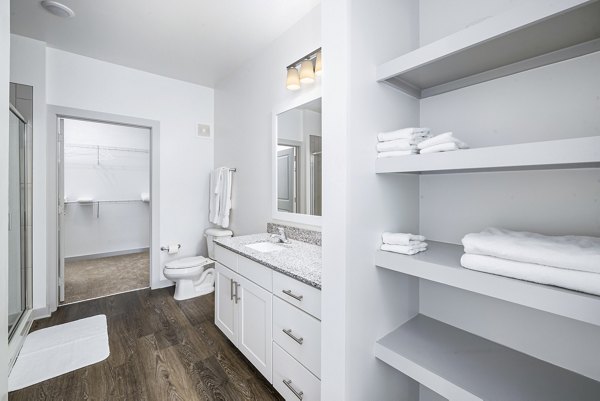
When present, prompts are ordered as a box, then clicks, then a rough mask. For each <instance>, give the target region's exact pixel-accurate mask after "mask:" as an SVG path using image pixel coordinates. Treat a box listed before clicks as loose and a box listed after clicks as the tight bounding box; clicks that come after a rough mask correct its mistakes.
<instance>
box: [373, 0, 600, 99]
mask: <svg viewBox="0 0 600 401" xmlns="http://www.w3.org/2000/svg"><path fill="white" fill-rule="evenodd" d="M599 21H600V1H597V0H591V1H590V0H535V1H529V2H526V3H524V4H522V5H518V6H515V7H513V8H511V9H510V10H508V11H507V12H505V13H502V14H499V15H497V16H494V17H491V18H488V19H485V20H483V21H482V22H479V23H477V24H474V25H472V26H469V27H467V28H465V29H463V30H461V31H459V32H456V33H454V34H452V35H449V36H447V37H445V38H442V39H440V40H438V41H436V42H433V43H430V44H428V45H425V46H422V47H420V48H418V49H417V50H414V51H412V52H409V53H407V54H405V55H403V56H400V57H398V58H396V59H394V60H391V61H389V62H387V63H385V64H382V65H380V66H379V67H378V68H377V80H378V81H380V82H385V83H388V84H390V85H392V86H394V87H396V88H398V89H400V90H402V91H404V92H406V93H408V94H410V95H411V96H414V97H417V98H425V97H429V96H434V95H437V94H440V93H444V92H448V91H452V90H455V89H459V88H463V87H466V86H470V85H475V84H478V83H481V82H485V81H489V80H492V79H496V78H500V77H503V76H507V75H511V74H515V73H518V72H521V71H526V70H529V69H533V68H537V67H541V66H544V65H548V64H552V63H556V62H559V61H564V60H567V59H571V58H574V57H579V56H582V55H585V54H589V53H593V52H596V51H598V50H600V22H599Z"/></svg>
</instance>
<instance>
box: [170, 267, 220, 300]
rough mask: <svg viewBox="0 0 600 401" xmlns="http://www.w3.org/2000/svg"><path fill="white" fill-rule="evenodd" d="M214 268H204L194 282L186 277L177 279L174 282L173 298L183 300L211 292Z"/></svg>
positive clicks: (213, 282)
mask: <svg viewBox="0 0 600 401" xmlns="http://www.w3.org/2000/svg"><path fill="white" fill-rule="evenodd" d="M214 270H215V269H214V268H208V269H206V270H205V271H204V272H203V273H202V276H201V277H200V279H199V280H197V281H196V282H194V280H187V279H179V280H177V281H176V282H175V295H174V298H175V300H177V301H184V300H186V299H191V298H195V297H199V296H202V295H206V294H210V293H211V292H213V291H214V290H215V276H214Z"/></svg>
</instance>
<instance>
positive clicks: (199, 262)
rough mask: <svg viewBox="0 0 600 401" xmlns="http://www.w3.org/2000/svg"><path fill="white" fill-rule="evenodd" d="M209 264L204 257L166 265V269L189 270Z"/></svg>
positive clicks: (181, 260) (182, 259) (176, 261)
mask: <svg viewBox="0 0 600 401" xmlns="http://www.w3.org/2000/svg"><path fill="white" fill-rule="evenodd" d="M208 262H209V259H206V258H205V257H204V256H192V257H189V258H181V259H177V260H174V261H172V262H169V263H167V264H165V269H189V268H190V267H196V266H203V265H205V264H207V263H208Z"/></svg>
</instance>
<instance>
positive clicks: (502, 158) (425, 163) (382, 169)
mask: <svg viewBox="0 0 600 401" xmlns="http://www.w3.org/2000/svg"><path fill="white" fill-rule="evenodd" d="M586 167H600V137H599V136H593V137H586V138H574V139H561V140H555V141H544V142H532V143H521V144H516V145H504V146H490V147H485V148H476V149H464V150H458V151H454V152H441V153H430V154H424V155H420V154H419V155H409V156H400V157H393V158H384V159H377V161H376V164H375V171H376V172H377V173H443V172H448V173H449V172H476V171H507V170H543V169H552V168H560V169H566V168H586Z"/></svg>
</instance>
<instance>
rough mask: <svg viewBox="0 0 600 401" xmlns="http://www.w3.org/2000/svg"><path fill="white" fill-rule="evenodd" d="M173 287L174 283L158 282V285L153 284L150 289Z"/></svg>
mask: <svg viewBox="0 0 600 401" xmlns="http://www.w3.org/2000/svg"><path fill="white" fill-rule="evenodd" d="M174 285H175V283H173V282H172V281H171V280H160V281H159V282H158V283H153V284H152V286H151V287H150V289H152V290H158V289H159V288H166V287H172V286H174Z"/></svg>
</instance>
